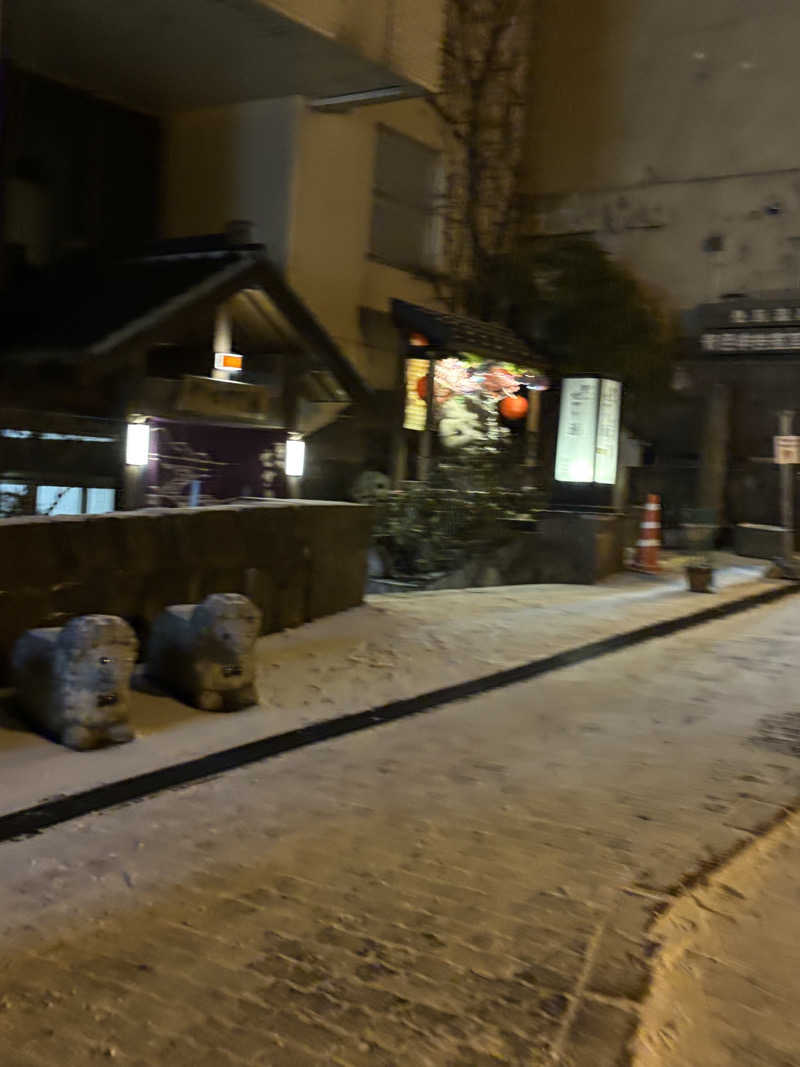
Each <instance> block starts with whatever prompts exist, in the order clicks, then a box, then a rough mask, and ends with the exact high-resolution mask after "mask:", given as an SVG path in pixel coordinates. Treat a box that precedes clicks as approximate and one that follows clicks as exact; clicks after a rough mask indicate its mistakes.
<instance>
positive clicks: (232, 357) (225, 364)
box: [214, 352, 242, 370]
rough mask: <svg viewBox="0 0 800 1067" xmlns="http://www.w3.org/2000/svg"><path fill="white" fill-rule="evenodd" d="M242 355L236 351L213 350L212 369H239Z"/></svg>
mask: <svg viewBox="0 0 800 1067" xmlns="http://www.w3.org/2000/svg"><path fill="white" fill-rule="evenodd" d="M241 369H242V357H241V356H240V355H239V354H238V352H215V353H214V370H241Z"/></svg>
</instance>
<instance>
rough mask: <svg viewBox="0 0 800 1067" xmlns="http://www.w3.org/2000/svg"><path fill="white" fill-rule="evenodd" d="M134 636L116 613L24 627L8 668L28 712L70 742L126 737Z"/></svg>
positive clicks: (93, 744)
mask: <svg viewBox="0 0 800 1067" xmlns="http://www.w3.org/2000/svg"><path fill="white" fill-rule="evenodd" d="M137 650H138V642H137V640H136V636H135V634H134V632H133V630H132V629H131V627H130V626H129V625H128V624H127V623H126V622H125V621H124V620H123V619H120V618H117V616H115V615H83V616H81V617H79V618H76V619H71V620H70V621H69V622H68V623H67V624H66V625H65V626H62V627H45V628H41V629H36V630H28V631H27V632H26V633H25V634H23V635H22V637H20V639H19V640H18V641H17V643H16V644H15V645H14V648H13V651H12V653H11V669H12V673H13V679H14V684H15V685H16V688H17V698H18V700H19V703H20V705H21V706H22V709H23V711H24V713H25V715H26V717H27V718H28V719H29V720H30V721H31V722H32V723H33V724H34V725H35V726H37V727H38V728H39V729H40V730H42V731H43V732H44V733H45V734H47V735H48V736H50V737H55V738H57V739H58V740H59V741H61V743H62V744H64V745H66V746H67V747H68V748H76V749H88V748H98V747H100V746H101V745H107V744H119V743H121V742H123V741H130V740H132V738H133V731H132V730H131V728H130V726H129V725H128V703H129V697H130V681H131V674H132V672H133V665H134V663H135V661H136V653H137Z"/></svg>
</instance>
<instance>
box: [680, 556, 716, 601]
mask: <svg viewBox="0 0 800 1067" xmlns="http://www.w3.org/2000/svg"><path fill="white" fill-rule="evenodd" d="M686 577H687V579H688V582H689V588H690V589H691V591H692V592H693V593H710V592H712V589H711V579H712V578H713V577H714V567H713V566H712V563H711V559H710V558H709V557H708V556H696V557H695V558H694V559H691V560H689V562H688V563H687V565H686Z"/></svg>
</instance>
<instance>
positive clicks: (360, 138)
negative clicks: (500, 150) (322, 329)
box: [287, 100, 439, 389]
mask: <svg viewBox="0 0 800 1067" xmlns="http://www.w3.org/2000/svg"><path fill="white" fill-rule="evenodd" d="M381 125H386V126H388V127H390V128H392V129H394V130H397V131H398V132H400V133H403V134H405V135H406V136H409V137H413V138H415V139H416V140H419V141H422V142H424V143H426V144H428V145H430V146H431V147H434V148H436V147H438V146H439V130H438V123H437V120H436V118H435V116H434V114H433V112H432V111H431V109H430V108H429V107H428V105H427V104H425V103H424V102H423V101H419V100H407V101H399V102H397V103H394V104H384V105H379V106H376V107H370V108H363V109H361V110H357V111H353V112H351V113H350V114H346V115H330V114H318V113H315V112H311V111H306V112H305V113H304V115H303V118H302V124H301V134H300V139H299V151H298V155H297V170H296V172H295V184H294V200H293V209H292V225H291V245H290V248H291V250H290V254H289V260H288V264H287V266H288V276H289V281H290V282H291V284H292V285H293V286H295V288H296V289H297V290H298V292H299V293H301V295H302V296H303V299H304V300H306V302H307V303H308V305H309V307H310V308H311V310H312V311H313V312H314V313H315V314H316V315H317V316H318V317H319V318H320V320H321V321H322V322H323V323H324V324H325V326H326V327H327V328H328V330H329V331H330V332H331V334H332V335H333V336H334V338H335V339H336V341H337V342H338V343H339V345H340V346H341V347H342V349H343V350H344V351H345V352H346V353H347V354H348V356H350V358H351V359H352V360H353V362H354V363H355V364H356V366H357V367H358V369H359V370H360V371H361V373H362V374H363V375H364V376H365V377H366V378H367V380H368V381H369V382H370V384H372V385H373V386H374V387H375V388H378V389H389V388H392V387H393V386H394V385H395V384H396V350H394V349H392V350H390V351H387V350H386V349H385V348H375V347H371V346H370V345H369V344H368V343H367V339H366V338H365V336H364V334H363V332H362V329H361V326H360V309H361V308H362V307H364V308H371V309H373V310H375V311H381V312H385V313H386V312H388V311H389V306H390V300H391V299H392V297H398V298H400V299H402V300H410V301H415V302H418V303H430V302H431V301H432V300H433V299H434V294H433V290H432V287H431V285H430V283H429V282H427V281H425V280H424V279H422V278H419V277H415V276H414V275H413V274H411V273H409V272H407V271H403V270H399V269H397V268H395V267H391V266H387V265H386V264H383V263H379V262H377V261H376V260H374V259H371V258H370V255H369V248H370V227H371V221H372V188H373V173H374V166H375V146H376V141H377V134H378V129H379V127H380V126H381Z"/></svg>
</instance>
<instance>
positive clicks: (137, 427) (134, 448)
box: [125, 422, 150, 467]
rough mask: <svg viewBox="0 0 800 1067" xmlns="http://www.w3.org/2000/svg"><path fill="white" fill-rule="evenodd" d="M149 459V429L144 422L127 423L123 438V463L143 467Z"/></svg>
mask: <svg viewBox="0 0 800 1067" xmlns="http://www.w3.org/2000/svg"><path fill="white" fill-rule="evenodd" d="M149 459H150V427H149V426H148V425H147V423H146V422H129V423H128V431H127V435H126V438H125V462H126V463H127V464H128V466H129V467H144V466H146V465H147V463H148V461H149Z"/></svg>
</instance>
